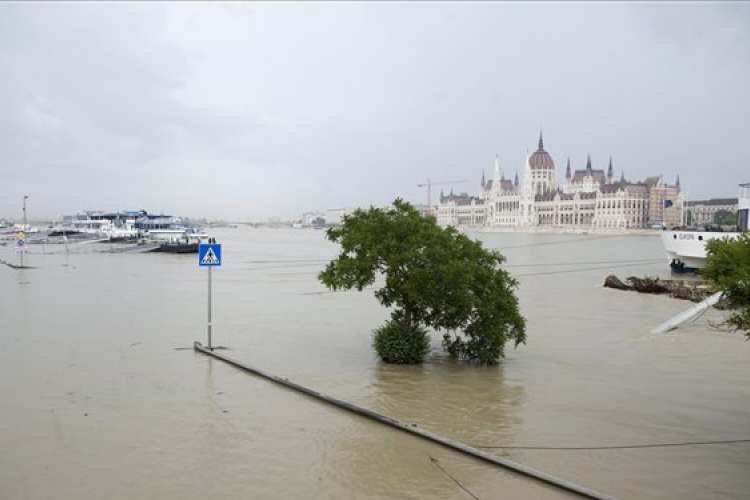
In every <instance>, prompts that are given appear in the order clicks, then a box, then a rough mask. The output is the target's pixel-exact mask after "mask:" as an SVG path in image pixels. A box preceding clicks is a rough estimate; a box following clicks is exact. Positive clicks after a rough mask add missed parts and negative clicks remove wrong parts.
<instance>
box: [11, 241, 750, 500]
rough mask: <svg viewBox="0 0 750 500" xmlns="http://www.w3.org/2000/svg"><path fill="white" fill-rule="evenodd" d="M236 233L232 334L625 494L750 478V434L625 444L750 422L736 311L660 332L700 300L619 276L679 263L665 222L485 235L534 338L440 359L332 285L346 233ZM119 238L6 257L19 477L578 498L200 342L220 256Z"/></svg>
mask: <svg viewBox="0 0 750 500" xmlns="http://www.w3.org/2000/svg"><path fill="white" fill-rule="evenodd" d="M212 234H214V235H215V236H216V237H217V239H218V240H219V241H220V242H221V243H222V244H223V261H224V262H223V265H222V267H221V268H219V269H214V271H213V297H212V298H213V320H214V321H213V341H214V345H221V346H226V347H228V350H227V351H223V352H224V353H225V354H228V355H230V356H232V357H234V358H236V359H239V360H242V361H243V362H245V363H247V364H250V365H253V366H256V367H258V368H260V369H263V370H265V371H268V372H271V373H273V374H275V375H278V376H282V377H285V378H289V379H290V380H293V381H295V382H297V383H301V384H304V385H306V386H308V387H311V388H314V389H317V390H319V391H321V392H324V393H326V394H329V395H331V396H334V397H337V398H339V399H343V400H346V401H349V402H352V403H354V404H357V405H360V406H363V407H366V408H369V409H372V410H374V411H377V412H380V413H383V414H386V415H389V416H392V417H394V418H397V419H399V420H402V421H405V422H411V423H415V424H417V425H419V426H421V427H422V428H425V429H428V430H430V431H432V432H436V433H438V434H442V435H444V436H446V437H449V438H452V439H455V440H458V441H461V442H464V443H467V444H469V445H472V446H476V447H481V448H484V449H487V450H489V451H492V452H495V453H498V454H500V455H501V456H504V457H507V458H510V459H513V460H516V461H518V462H521V463H523V464H526V465H528V466H531V467H535V468H537V469H540V470H543V471H545V472H547V473H549V474H553V475H556V476H558V477H561V478H564V479H567V480H570V481H573V482H577V483H579V484H581V485H584V486H586V487H588V488H591V489H594V490H598V491H600V492H603V493H606V494H609V495H613V496H616V497H620V498H664V499H684V498H695V499H699V498H701V499H703V498H747V495H748V492H750V443H735V444H713V445H690V446H672V447H654V448H619V447H620V446H633V445H644V444H659V443H662V444H676V443H686V442H698V441H723V440H741V439H750V384H748V380H750V342H747V341H746V340H745V339H744V337H743V336H742V335H739V334H736V333H731V332H727V331H724V330H721V329H719V328H716V327H715V326H714V324H715V323H716V322H718V321H720V320H721V318H722V316H721V314H723V313H720V312H713V311H712V312H710V313H708V314H707V315H706V316H704V317H702V318H700V319H699V320H698V321H697V322H696V323H694V324H690V325H687V326H685V327H683V328H680V329H678V330H676V331H673V332H670V333H669V334H667V335H664V336H655V335H651V334H650V333H649V331H650V329H651V328H652V327H654V326H656V325H657V324H659V323H661V322H662V321H664V320H666V319H668V318H670V317H671V316H673V315H675V314H677V313H679V312H681V311H682V310H684V309H686V308H687V307H689V305H690V304H689V303H687V302H682V301H677V300H673V299H670V298H668V297H662V296H647V295H638V294H636V293H634V292H623V291H618V290H611V289H605V288H603V286H602V284H603V281H604V278H605V277H606V276H607V275H608V274H616V275H618V276H620V277H622V278H625V277H627V276H629V275H636V276H644V275H647V274H649V275H662V276H668V268H667V265H666V260H665V259H664V257H663V254H662V250H661V246H660V241H659V239H658V238H657V237H654V236H600V235H593V234H592V235H564V234H522V233H503V234H497V233H487V234H479V235H476V236H477V237H479V238H480V239H482V240H483V241H484V242H485V244H486V245H487V246H489V247H492V248H497V249H499V250H500V251H501V252H502V253H503V254H504V255H506V257H507V258H508V261H507V263H506V265H507V269H508V270H509V271H510V272H511V273H513V274H514V275H515V276H517V277H518V279H519V281H520V288H519V290H518V293H519V298H520V302H521V308H522V312H523V314H524V315H525V316H526V317H527V319H528V344H527V345H522V346H519V348H518V349H513V348H512V346H508V349H507V357H506V359H505V360H504V361H503V362H502V363H501V365H500V366H497V367H490V368H486V367H485V368H481V367H476V366H472V365H467V364H465V363H461V362H456V361H453V360H451V359H450V358H448V357H447V356H445V355H444V354H443V353H442V351H441V349H440V335H439V334H435V335H434V336H433V349H432V352H431V353H430V354H429V355H428V358H427V360H426V362H425V363H424V364H423V365H420V366H392V365H385V364H382V363H381V362H379V361H378V359H377V357H376V356H375V354H374V352H373V351H372V348H371V347H370V335H371V334H370V332H371V330H372V329H373V328H374V327H376V326H377V325H378V324H379V323H380V322H382V321H383V320H384V319H385V318H386V317H387V311H385V310H383V309H382V308H381V307H380V306H379V305H378V304H377V302H376V301H375V299H374V298H373V296H372V290H367V291H365V292H362V293H357V292H347V293H328V292H327V291H326V290H325V289H324V288H323V287H322V286H321V285H320V284H318V283H317V281H316V273H317V272H318V271H319V270H320V269H321V268H322V266H323V265H324V263H325V262H326V261H327V260H328V259H330V258H331V257H332V256H333V255H335V252H336V250H337V248H336V247H335V246H334V245H332V244H330V243H328V242H326V241H325V239H324V237H323V232H322V231H315V230H291V229H288V230H287V229H252V228H244V227H240V228H237V229H217V230H214V231H212ZM103 248H106V247H103V246H100V245H88V246H77V247H71V248H70V253H69V254H66V253H65V252H63V251H62V250H63V249H62V248H56V247H54V246H47V247H45V248H41V247H35V246H34V245H31V246H30V247H29V252H30V253H29V254H28V255H27V258H26V261H27V264H30V265H32V266H34V267H35V268H34V269H25V270H14V269H11V268H8V267H6V266H2V267H0V380H2V383H0V498H2V499H22V498H23V499H50V498H54V499H100V498H111V499H126V498H127V499H131V498H154V499H191V498H195V499H198V498H206V497H207V496H211V497H215V498H222V499H233V498H237V499H239V498H268V499H275V498H333V499H337V498H341V499H350V498H364V499H386V498H388V499H390V498H415V499H416V498H457V499H461V498H471V497H470V494H471V495H474V496H475V497H477V498H480V499H490V498H511V499H515V498H518V499H526V498H540V499H546V498H551V499H555V498H564V497H573V495H570V494H566V493H564V492H561V491H560V490H557V489H555V488H552V487H549V486H546V485H543V484H539V483H537V482H535V481H533V480H530V479H527V478H523V477H520V476H518V475H517V474H514V473H511V472H508V471H505V470H502V469H498V468H496V467H493V466H491V465H488V464H486V463H483V462H480V461H478V460H475V459H472V458H469V457H466V456H462V455H460V454H458V453H456V452H453V451H450V450H447V449H445V448H442V447H440V446H438V445H435V444H431V443H428V442H425V441H422V440H420V439H418V438H416V437H412V436H409V435H405V434H403V433H401V432H398V431H396V430H393V429H390V428H386V427H383V426H380V425H378V424H376V423H373V422H370V421H366V420H362V419H361V418H359V417H356V416H354V415H351V414H348V413H345V412H343V411H340V410H337V409H335V408H331V407H328V406H326V405H324V404H322V403H319V402H317V401H315V400H312V399H311V398H308V397H305V396H301V395H299V394H296V393H292V392H290V391H288V390H285V389H283V388H280V387H278V386H275V385H273V384H270V383H268V382H266V381H264V380H260V379H257V378H254V377H252V376H249V375H247V374H245V373H243V372H241V371H239V370H237V369H235V368H233V367H231V366H227V365H226V364H224V363H222V362H220V361H218V360H213V359H210V358H207V357H206V356H204V355H201V354H198V353H195V352H194V351H193V350H192V348H191V346H192V343H193V342H194V341H195V340H199V341H201V342H203V343H204V344H205V343H206V330H207V328H206V320H207V303H206V302H207V276H206V274H207V272H206V269H205V268H199V267H198V265H197V257H196V256H194V255H193V256H184V255H165V254H115V253H103V252H101V251H100V250H102V249H103ZM0 258H2V259H3V260H5V261H8V262H15V261H16V260H17V256H16V255H15V253H14V249H13V248H12V247H11V246H4V247H0ZM503 447H505V448H503ZM607 447H614V448H612V449H608V448H607ZM536 448H543V449H536ZM556 448H562V449H556ZM568 448H590V449H568ZM431 459H436V460H438V461H439V465H440V467H438V466H437V465H436V464H435V463H434V462H433V460H431ZM441 467H442V468H441ZM462 487H463V488H465V489H466V490H463V489H462ZM469 492H470V494H469Z"/></svg>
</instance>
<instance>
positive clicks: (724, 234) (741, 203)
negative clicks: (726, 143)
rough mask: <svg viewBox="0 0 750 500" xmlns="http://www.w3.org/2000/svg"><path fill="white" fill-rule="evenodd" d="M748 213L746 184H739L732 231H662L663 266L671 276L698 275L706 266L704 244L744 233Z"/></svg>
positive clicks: (749, 198) (749, 196) (749, 189)
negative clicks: (665, 265)
mask: <svg viewBox="0 0 750 500" xmlns="http://www.w3.org/2000/svg"><path fill="white" fill-rule="evenodd" d="M749 211H750V184H740V193H739V197H738V202H737V227H736V231H722V230H721V228H713V229H712V228H704V229H703V230H701V229H685V228H675V229H672V230H664V231H662V234H661V241H662V244H663V245H664V251H665V252H666V254H667V262H669V266H670V268H671V269H672V271H673V272H676V273H685V272H699V271H700V269H701V268H702V267H703V266H704V265H705V264H706V258H707V253H706V243H707V242H709V241H711V240H714V239H721V238H728V239H734V238H737V237H738V236H739V235H740V234H742V232H743V231H747V230H748V212H749Z"/></svg>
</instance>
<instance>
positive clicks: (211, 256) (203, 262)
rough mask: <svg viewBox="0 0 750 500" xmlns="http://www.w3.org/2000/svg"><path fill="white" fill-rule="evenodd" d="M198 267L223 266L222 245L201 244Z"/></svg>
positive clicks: (199, 246)
mask: <svg viewBox="0 0 750 500" xmlns="http://www.w3.org/2000/svg"><path fill="white" fill-rule="evenodd" d="M198 265H199V266H201V267H207V266H217V267H218V266H221V244H220V243H201V244H200V245H198Z"/></svg>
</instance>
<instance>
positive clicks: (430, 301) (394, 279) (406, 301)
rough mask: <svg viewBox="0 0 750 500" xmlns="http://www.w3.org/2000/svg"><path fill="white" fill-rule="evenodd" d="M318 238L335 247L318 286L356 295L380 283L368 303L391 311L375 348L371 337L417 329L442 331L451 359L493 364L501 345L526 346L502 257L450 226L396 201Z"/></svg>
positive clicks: (361, 213)
mask: <svg viewBox="0 0 750 500" xmlns="http://www.w3.org/2000/svg"><path fill="white" fill-rule="evenodd" d="M326 235H327V238H328V239H329V240H330V241H332V242H334V243H338V244H340V245H341V253H340V254H339V256H338V257H337V258H335V259H334V260H332V261H331V262H329V263H328V265H327V266H326V268H325V269H324V270H323V271H322V272H321V273H320V274H319V276H318V278H319V279H320V281H321V282H322V283H323V284H324V285H326V286H328V287H329V288H331V289H333V290H337V289H346V290H349V289H353V288H356V289H357V290H359V291H361V290H362V289H363V288H365V287H366V286H369V285H372V284H374V283H375V280H376V278H377V277H378V276H382V277H383V278H384V284H383V286H382V288H379V289H377V290H376V291H375V297H376V298H377V299H378V301H379V302H380V303H381V304H382V305H383V306H385V307H389V308H393V310H392V312H391V321H390V322H389V323H387V324H386V325H385V326H384V327H382V328H380V329H378V330H376V331H375V342H374V345H375V347H376V349H378V345H379V339H378V336H379V335H383V334H382V333H379V332H383V331H387V332H389V335H391V336H392V335H393V331H394V329H395V331H398V332H400V334H401V335H414V332H415V331H422V330H420V327H423V326H424V327H429V328H433V329H435V330H442V331H445V334H444V336H443V347H444V348H445V349H446V350H447V351H448V352H449V353H450V354H451V355H453V356H456V357H460V358H464V359H470V360H476V361H479V362H480V363H484V364H496V363H497V362H498V360H499V358H500V357H502V356H503V355H504V352H503V348H504V346H505V343H506V342H508V341H511V340H512V341H514V342H515V346H518V344H519V343H523V342H525V341H526V321H525V319H524V318H523V317H522V316H521V314H520V312H519V309H518V299H517V297H516V295H515V289H516V288H517V286H518V284H517V282H516V280H514V279H513V278H512V277H511V276H510V275H509V274H508V273H507V272H506V271H505V270H503V269H502V268H501V264H502V263H503V262H504V261H505V258H504V257H503V256H502V255H500V254H499V253H498V252H496V251H493V250H487V249H484V248H483V247H482V244H481V243H480V242H478V241H475V240H472V239H470V238H468V237H467V236H465V235H463V234H460V233H459V232H458V231H456V230H455V229H453V228H445V229H444V228H441V227H440V226H438V225H437V223H436V221H435V218H434V217H432V216H427V217H424V216H422V214H420V213H419V212H418V211H417V210H416V209H415V208H414V207H413V206H412V205H410V204H409V203H407V202H405V201H403V200H401V199H397V200H396V201H394V203H393V208H391V209H388V210H383V209H378V208H372V207H371V208H369V209H368V210H361V209H360V210H357V211H355V212H354V213H353V214H351V215H350V216H346V217H344V219H343V222H342V225H341V226H340V227H337V228H331V229H329V230H328V231H327V232H326ZM381 344H386V342H384V341H383V342H381ZM413 344H414V346H415V349H416V350H417V351H419V349H421V347H420V345H421V344H420V343H419V342H414V343H413ZM425 352H426V351H423V352H422V353H421V354H420V355H419V356H418V358H419V360H420V361H421V359H422V357H423V356H424V353H425ZM379 354H380V355H381V357H382V358H383V359H384V360H386V361H392V362H394V361H398V360H397V359H396V357H395V356H390V355H388V356H383V353H382V352H379ZM407 358H409V359H411V358H413V353H411V352H410V353H409V355H408V356H407ZM399 362H409V361H399Z"/></svg>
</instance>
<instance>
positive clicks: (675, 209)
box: [436, 134, 683, 230]
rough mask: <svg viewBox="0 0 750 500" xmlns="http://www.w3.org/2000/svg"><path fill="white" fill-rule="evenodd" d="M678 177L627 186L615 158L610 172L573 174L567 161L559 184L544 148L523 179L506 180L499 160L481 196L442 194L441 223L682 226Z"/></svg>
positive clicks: (532, 157)
mask: <svg viewBox="0 0 750 500" xmlns="http://www.w3.org/2000/svg"><path fill="white" fill-rule="evenodd" d="M679 183H680V181H679V177H678V178H677V182H676V183H675V185H669V184H666V183H665V182H664V180H663V178H662V176H654V177H649V178H647V179H646V180H645V181H643V182H628V181H626V180H625V176H624V174H622V175H621V176H620V179H619V180H616V179H615V175H614V170H613V167H612V158H611V157H610V159H609V166H608V168H607V169H606V171H605V170H604V169H595V168H593V165H592V161H591V156H587V158H586V166H585V167H584V168H582V169H580V170H575V171H573V170H571V165H570V158H568V162H567V167H566V171H565V177H564V180H563V182H562V184H558V183H557V180H556V171H555V162H554V160H553V159H552V156H551V155H550V154H549V153H548V152H547V151H546V150H545V149H544V140H543V138H542V135H541V134H540V135H539V147H538V149H537V150H536V151H535V152H534V153H532V154H531V155H529V156H527V158H526V164H525V165H524V170H523V178H522V180H520V182H519V177H518V173H516V174H515V178H514V179H513V180H510V179H506V178H505V174H504V172H503V171H502V169H501V168H500V163H499V160H498V159H497V158H495V170H494V175H493V177H492V179H490V180H486V179H485V177H484V175H482V180H481V182H480V186H479V194H478V196H470V195H468V194H466V193H462V194H459V195H454V194H453V193H452V192H451V193H450V194H449V195H444V194H442V193H441V196H440V204H439V205H438V208H437V214H436V215H437V219H438V222H439V223H440V224H442V225H452V226H475V227H487V228H543V227H562V228H571V229H580V230H585V229H630V228H647V227H653V226H656V227H662V226H668V227H672V226H678V225H681V221H682V214H683V212H682V210H683V203H682V195H681V193H680V185H679Z"/></svg>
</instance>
